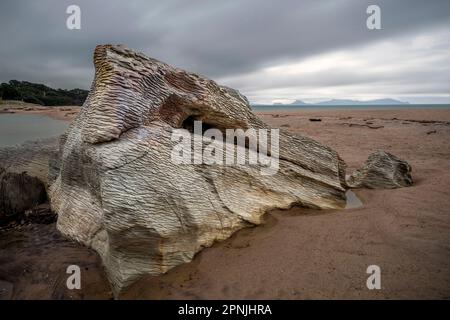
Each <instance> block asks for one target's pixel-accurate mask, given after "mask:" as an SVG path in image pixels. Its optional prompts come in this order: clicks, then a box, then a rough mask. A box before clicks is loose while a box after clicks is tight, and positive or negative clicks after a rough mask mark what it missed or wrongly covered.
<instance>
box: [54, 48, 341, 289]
mask: <svg viewBox="0 0 450 320" xmlns="http://www.w3.org/2000/svg"><path fill="white" fill-rule="evenodd" d="M94 64H95V79H94V81H93V84H92V87H91V91H90V93H89V96H88V98H87V100H86V102H85V103H84V105H83V107H82V108H81V111H80V113H79V114H78V115H77V117H76V118H75V120H74V121H73V122H72V124H71V126H70V128H69V129H68V130H67V132H66V134H65V135H64V137H63V138H62V140H61V145H60V151H61V161H60V172H59V175H58V176H57V178H56V181H55V183H54V184H53V185H52V186H51V188H50V198H51V205H52V209H53V210H54V211H56V212H57V213H58V223H57V227H58V229H59V230H60V231H61V232H62V233H63V234H65V235H66V236H68V237H70V238H72V239H75V240H77V241H79V242H81V243H83V244H85V245H87V246H90V247H92V248H94V249H95V250H96V251H97V252H98V253H99V254H100V256H101V257H102V259H103V263H104V265H105V268H106V271H107V274H108V276H109V279H110V281H111V283H112V287H113V289H114V292H115V293H118V292H120V290H121V289H122V288H123V287H125V286H127V285H129V284H130V283H132V282H133V281H134V280H136V279H137V278H138V277H140V276H142V275H144V274H150V275H159V274H162V273H164V272H166V271H167V270H169V269H170V268H172V267H174V266H177V265H179V264H181V263H184V262H188V261H190V260H191V259H192V258H193V256H194V254H195V253H196V252H198V251H199V250H201V249H202V248H204V247H207V246H210V245H211V244H212V243H213V242H214V241H217V240H222V239H225V238H227V237H229V236H230V235H231V234H232V233H233V232H235V231H236V230H239V229H241V228H243V227H246V226H249V225H254V224H259V223H261V222H262V216H263V215H264V213H265V212H267V211H268V210H270V209H274V208H289V207H290V206H292V205H294V204H299V205H303V206H306V207H311V208H323V209H327V208H343V207H344V206H345V191H346V185H345V168H344V166H345V164H344V162H343V161H342V160H341V159H340V158H339V156H338V154H337V153H336V152H335V151H334V150H332V149H330V148H328V147H326V146H324V145H322V144H320V143H318V142H316V141H314V140H312V139H310V138H307V137H302V136H298V135H292V134H289V133H287V132H283V131H281V132H280V135H279V170H278V171H277V172H276V173H274V174H272V175H262V174H261V167H262V165H261V166H260V165H234V166H229V165H219V164H212V165H208V164H192V165H186V164H178V165H177V164H174V163H173V162H172V161H171V151H172V150H173V148H174V146H175V144H176V142H174V141H172V140H171V134H172V133H173V131H174V129H177V128H186V129H190V128H191V126H192V123H193V121H196V120H201V121H202V122H203V124H204V125H205V126H206V127H208V128H216V129H218V130H220V132H225V131H226V129H236V128H241V129H244V130H246V129H249V128H254V129H268V128H269V127H268V126H267V125H266V124H265V123H263V122H262V121H261V120H260V119H259V118H258V117H256V116H255V115H254V114H253V113H252V111H251V108H250V106H249V103H248V101H247V99H246V98H245V97H244V96H243V95H241V94H240V93H239V92H238V91H236V90H233V89H230V88H227V87H223V86H220V85H218V84H217V83H215V82H214V81H212V80H209V79H207V78H205V77H202V76H199V75H196V74H193V73H188V72H186V71H183V70H180V69H177V68H174V67H172V66H169V65H167V64H165V63H162V62H160V61H157V60H154V59H151V58H148V57H146V56H144V55H143V54H140V53H136V52H134V51H132V50H129V49H127V48H125V47H123V46H112V45H102V46H98V47H97V48H96V50H95V54H94ZM203 147H204V146H203ZM232 147H233V148H235V146H232ZM240 147H244V148H245V146H240ZM236 148H239V146H236ZM268 148H269V147H268ZM195 152H198V151H195ZM249 152H250V150H249ZM270 156H271V157H274V155H273V154H270Z"/></svg>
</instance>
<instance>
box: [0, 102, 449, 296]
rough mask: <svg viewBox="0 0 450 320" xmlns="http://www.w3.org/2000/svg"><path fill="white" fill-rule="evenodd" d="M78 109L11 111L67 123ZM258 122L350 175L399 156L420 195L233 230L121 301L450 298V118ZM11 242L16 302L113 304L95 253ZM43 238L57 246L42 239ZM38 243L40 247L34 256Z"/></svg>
mask: <svg viewBox="0 0 450 320" xmlns="http://www.w3.org/2000/svg"><path fill="white" fill-rule="evenodd" d="M76 109H77V108H75V107H73V108H72V107H70V109H68V110H66V111H63V110H62V108H59V109H56V110H57V111H54V110H55V109H53V108H46V109H45V110H44V109H39V110H29V111H25V110H14V111H15V112H37V113H43V114H47V115H49V116H52V117H55V118H59V119H70V118H72V117H73V116H74V115H75V114H76ZM258 115H259V116H260V117H261V118H262V120H264V121H265V122H267V123H269V124H270V125H272V126H273V127H280V128H282V129H285V130H289V131H291V132H294V133H298V134H302V135H306V136H309V137H311V138H313V139H316V140H318V141H319V142H321V143H324V144H326V145H328V146H330V147H331V148H333V149H335V150H336V151H338V153H339V154H340V156H341V157H342V158H343V159H344V160H345V162H346V163H347V165H348V168H347V173H350V172H352V171H353V170H354V169H356V168H358V167H359V166H360V165H361V164H362V163H363V162H364V161H365V160H366V159H367V156H368V155H369V154H370V153H372V152H374V151H376V150H378V149H383V150H385V151H388V152H392V153H393V154H395V155H396V156H398V157H399V158H401V159H404V160H406V161H408V162H409V163H410V164H411V166H412V168H413V179H414V185H413V186H412V187H409V188H401V189H395V190H366V189H357V190H354V192H355V193H356V194H357V196H358V197H359V198H360V199H361V201H362V202H363V203H364V205H363V207H361V208H357V209H347V210H340V211H338V210H329V211H325V210H324V211H315V210H307V209H304V208H299V207H296V208H292V209H290V210H286V211H274V212H271V213H270V214H267V215H266V223H265V224H264V225H261V226H257V227H253V228H248V229H244V230H241V231H239V232H237V233H236V234H235V235H233V236H232V237H231V238H230V239H228V240H225V241H223V242H220V243H216V244H215V245H213V246H212V247H210V248H206V249H204V250H203V251H201V252H200V253H199V254H197V256H196V257H195V259H194V260H193V261H192V262H191V263H188V264H185V265H181V266H178V267H176V268H174V269H172V270H170V271H169V272H168V273H167V274H165V275H163V276H159V277H145V278H143V279H142V280H140V281H138V282H136V283H135V284H133V285H132V286H131V287H130V288H128V289H127V290H126V291H124V292H123V293H122V294H121V296H120V298H122V299H135V298H136V299H328V298H330V299H431V298H437V299H449V298H450V232H449V230H450V209H449V208H450V189H449V187H448V185H449V183H450V148H449V137H450V110H448V109H447V110H437V109H426V110H424V109H404V110H302V111H295V112H262V113H258ZM311 119H313V120H315V121H311ZM22 228H23V229H25V230H28V229H33V228H36V225H34V226H23V227H22ZM11 232H13V231H6V232H3V234H1V232H0V250H1V252H2V254H1V255H0V274H1V275H2V278H1V280H2V281H3V282H5V283H6V282H7V283H10V284H11V285H12V287H10V289H9V290H10V295H9V297H10V298H13V299H20V298H37V299H46V298H47V299H48V298H67V299H70V298H84V299H93V298H99V299H111V298H112V294H111V291H110V289H109V287H108V283H107V281H106V279H105V276H104V274H103V273H102V266H101V264H100V261H99V259H98V257H96V255H95V253H94V252H93V251H92V250H89V249H86V248H83V247H80V246H78V245H76V244H73V243H70V242H68V241H65V240H64V239H62V238H61V236H59V235H58V234H57V232H56V231H55V228H54V224H52V225H47V226H45V232H42V231H39V232H38V233H41V234H40V235H34V236H33V237H37V238H38V239H41V242H39V241H34V240H33V241H30V238H33V237H31V236H30V237H28V238H26V239H23V238H20V237H18V236H17V234H16V236H15V237H13V240H11ZM14 232H17V231H14ZM8 234H9V239H10V240H8ZM46 237H47V238H51V239H53V240H55V239H56V240H57V241H54V242H52V241H51V240H49V241H50V242H48V241H47V242H46V241H44V240H42V239H43V238H44V239H45V238H46ZM42 241H44V244H45V245H44V246H41V247H40V249H39V250H37V248H39V243H41V244H42ZM11 242H13V243H14V246H12V245H11ZM17 248H20V250H17ZM68 263H74V264H79V265H80V266H82V267H83V273H82V274H83V275H82V289H81V290H79V291H76V292H70V291H69V290H67V289H65V280H64V279H65V278H66V277H67V275H66V274H65V268H66V267H67V264H68ZM24 265H25V266H24ZM369 265H378V266H379V267H380V268H381V285H382V289H381V290H368V289H367V287H366V279H367V277H368V274H366V269H367V267H368V266H369ZM19 275H21V276H19ZM4 286H5V285H4Z"/></svg>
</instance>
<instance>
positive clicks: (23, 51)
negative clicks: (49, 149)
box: [0, 0, 450, 103]
mask: <svg viewBox="0 0 450 320" xmlns="http://www.w3.org/2000/svg"><path fill="white" fill-rule="evenodd" d="M71 4H76V5H79V6H80V8H81V30H69V29H67V28H66V19H67V17H68V14H66V8H67V7H68V6H69V5H71ZM369 4H377V5H379V6H380V8H381V27H382V29H381V30H369V29H367V27H366V19H367V17H368V15H367V14H366V8H367V6H368V5H369ZM0 41H1V46H0V81H2V82H3V81H8V80H11V79H17V80H27V81H32V82H38V83H44V84H47V85H50V86H52V87H60V88H75V87H79V88H85V89H87V88H89V87H90V83H91V81H92V78H93V71H94V70H93V65H92V52H93V49H94V48H95V46H96V45H97V44H102V43H120V44H125V45H127V46H129V47H130V48H133V49H136V50H138V51H142V52H143V53H145V54H147V55H148V56H151V57H154V58H157V59H159V60H162V61H165V62H167V63H170V64H173V65H176V66H178V67H181V68H184V69H186V70H188V71H192V72H196V73H200V74H203V75H205V76H207V77H209V78H212V79H214V80H216V81H217V82H218V83H220V84H225V85H227V86H231V87H233V88H236V89H238V90H240V91H241V92H242V93H243V94H245V95H246V96H247V97H248V98H249V99H250V101H251V102H253V103H272V102H274V101H275V102H289V101H291V100H293V99H302V100H305V101H307V102H313V101H318V100H325V99H331V98H349V99H359V100H365V99H374V98H386V97H389V98H397V99H402V100H406V101H410V102H417V103H420V102H424V103H433V102H434V103H436V102H442V103H450V1H449V0H430V1H424V0H405V1H402V0H390V1H386V0H373V1H365V0H334V1H331V0H329V1H328V0H320V1H318V0H292V1H289V0H287V1H286V0H282V1H281V0H271V1H262V0H248V1H247V0H239V1H237V0H236V1H229V0H227V1H212V0H179V1H148V0H146V1H131V0H128V1H99V0H89V1H61V0H53V1H50V0H40V1H31V0H21V1H14V0H2V1H1V2H0Z"/></svg>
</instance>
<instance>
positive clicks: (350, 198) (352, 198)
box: [345, 190, 363, 209]
mask: <svg viewBox="0 0 450 320" xmlns="http://www.w3.org/2000/svg"><path fill="white" fill-rule="evenodd" d="M345 195H346V197H347V203H346V204H345V209H355V208H361V207H362V206H363V203H362V201H361V200H360V199H359V198H358V196H357V195H356V194H355V193H354V192H353V191H351V190H347V192H346V193H345Z"/></svg>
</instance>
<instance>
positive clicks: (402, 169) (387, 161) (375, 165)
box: [347, 150, 413, 189]
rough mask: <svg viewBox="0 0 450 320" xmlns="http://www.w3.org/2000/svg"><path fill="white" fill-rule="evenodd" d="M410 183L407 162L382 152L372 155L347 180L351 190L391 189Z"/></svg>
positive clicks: (409, 168)
mask: <svg viewBox="0 0 450 320" xmlns="http://www.w3.org/2000/svg"><path fill="white" fill-rule="evenodd" d="M412 183H413V180H412V177H411V166H410V165H409V164H408V162H406V161H404V160H401V159H398V158H397V157H396V156H394V155H392V154H390V153H387V152H385V151H382V150H380V151H377V152H375V153H372V154H371V155H370V156H369V158H368V159H367V161H366V162H365V163H364V165H363V166H362V167H361V168H359V169H358V170H356V171H355V172H353V173H352V174H351V175H350V176H349V177H348V178H347V185H348V186H349V187H351V188H362V187H363V188H364V187H365V188H370V189H393V188H400V187H408V186H411V185H412Z"/></svg>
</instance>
